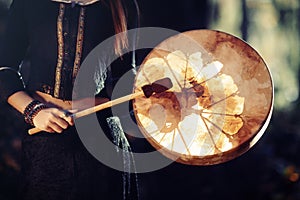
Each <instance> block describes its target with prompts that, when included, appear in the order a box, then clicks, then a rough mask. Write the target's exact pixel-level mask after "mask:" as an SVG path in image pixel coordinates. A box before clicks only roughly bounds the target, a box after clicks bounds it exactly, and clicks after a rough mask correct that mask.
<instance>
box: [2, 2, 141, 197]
mask: <svg viewBox="0 0 300 200" xmlns="http://www.w3.org/2000/svg"><path fill="white" fill-rule="evenodd" d="M108 5H109V4H108V2H105V1H99V2H95V3H93V4H91V5H86V6H81V5H77V4H75V5H74V4H68V3H59V2H54V1H50V0H14V1H13V3H12V6H11V8H10V14H9V18H8V24H7V29H6V34H5V36H4V38H2V39H1V43H0V67H1V70H0V97H1V100H6V99H7V98H8V97H9V96H10V95H12V94H13V93H15V92H17V91H23V90H25V91H28V92H30V91H36V90H38V91H42V92H44V93H47V94H51V95H53V96H55V97H56V98H60V99H65V100H69V99H71V97H72V87H73V81H74V74H75V76H76V73H77V71H78V68H79V67H80V64H81V63H82V61H83V60H84V59H85V57H86V56H87V55H88V54H89V52H90V51H91V50H92V49H93V48H94V47H96V46H97V45H98V44H99V43H101V42H102V41H103V40H104V39H106V38H108V37H109V36H111V35H113V34H114V28H113V23H112V15H111V12H110V8H109V6H108ZM112 48H113V47H112ZM23 60H26V61H27V62H26V63H29V64H27V68H28V69H25V70H24V71H25V74H28V76H27V78H26V82H25V85H26V87H23V83H22V81H21V80H20V77H19V75H18V73H16V71H18V69H19V65H20V64H21V63H22V61H23ZM128 60H129V59H123V60H122V61H120V62H127V61H128ZM123 66H131V65H130V64H129V63H126V64H124V65H123ZM119 67H120V66H119ZM24 68H25V66H24ZM128 69H129V68H127V69H126V67H124V68H122V69H120V70H117V71H118V73H119V74H121V73H123V72H125V71H126V70H128ZM100 95H101V94H100ZM98 116H100V120H101V121H103V123H102V125H103V127H104V130H105V132H106V133H107V134H109V133H110V130H109V128H108V126H107V124H105V118H106V117H109V116H110V113H109V112H103V113H101V114H99V115H98ZM28 128H29V127H28ZM22 148H23V149H22V154H23V155H22V181H21V185H22V187H21V192H20V199H31V200H37V199H43V200H54V199H55V200H57V199H61V200H74V199H89V200H92V199H123V198H124V196H125V197H127V199H136V197H137V192H136V191H135V187H134V186H132V187H130V189H128V188H127V190H126V191H125V190H124V185H123V180H124V179H123V175H124V174H123V173H122V172H119V171H116V170H114V169H111V168H109V167H107V166H105V165H104V164H102V163H101V162H99V161H98V160H96V159H95V158H94V157H93V156H92V155H91V154H90V153H89V152H88V151H87V150H86V148H85V147H84V145H83V144H82V142H81V140H80V139H79V136H78V134H77V132H76V129H75V128H74V127H71V128H68V129H67V130H66V131H64V132H63V133H62V134H49V133H45V132H41V133H39V134H36V135H33V136H29V135H28V134H27V133H24V136H23V143H22ZM124 191H125V192H124Z"/></svg>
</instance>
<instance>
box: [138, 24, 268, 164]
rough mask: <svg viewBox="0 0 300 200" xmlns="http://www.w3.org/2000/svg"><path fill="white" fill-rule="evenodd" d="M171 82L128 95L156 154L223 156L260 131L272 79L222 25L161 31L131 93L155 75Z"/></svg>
mask: <svg viewBox="0 0 300 200" xmlns="http://www.w3.org/2000/svg"><path fill="white" fill-rule="evenodd" d="M166 77H168V78H170V79H171V81H172V84H173V87H172V88H171V89H170V90H168V91H166V92H163V93H159V94H153V95H152V96H150V97H149V98H146V97H141V98H137V99H135V100H134V102H133V106H134V112H135V117H136V120H137V122H138V125H139V127H140V129H141V132H142V133H143V135H144V136H145V137H146V138H147V140H148V141H149V143H150V144H151V145H152V146H153V147H155V149H157V150H158V151H160V152H161V153H162V154H163V155H165V156H167V157H168V158H170V159H173V160H175V161H177V162H180V163H184V164H191V165H212V164H217V163H222V162H225V161H228V160H231V159H233V158H235V157H237V156H239V155H241V154H242V153H244V152H246V151H247V150H248V149H249V148H251V147H252V146H253V145H254V144H255V143H256V142H257V141H258V139H259V138H260V137H261V136H262V134H263V133H264V131H265V129H266V127H267V125H268V123H269V121H270V118H271V113H272V108H273V83H272V78H271V75H270V71H269V69H268V68H267V66H266V64H265V62H264V61H263V59H262V58H261V56H260V55H259V54H258V53H257V52H256V51H255V50H254V49H253V48H252V47H251V46H249V45H248V44H247V43H245V42H244V41H242V40H240V39H239V38H237V37H234V36H232V35H229V34H227V33H224V32H219V31H212V30H194V31H188V32H184V33H181V34H178V35H175V36H172V37H170V38H168V39H167V40H165V41H163V42H162V43H161V44H159V45H158V46H157V47H156V48H155V49H153V50H152V51H151V52H150V53H149V54H148V56H147V57H146V58H145V60H144V61H143V63H142V65H141V67H140V69H139V71H138V73H137V76H136V80H135V83H134V84H135V85H134V92H140V91H142V89H141V88H142V87H143V86H144V85H147V84H151V83H153V82H155V81H157V80H159V79H162V78H166Z"/></svg>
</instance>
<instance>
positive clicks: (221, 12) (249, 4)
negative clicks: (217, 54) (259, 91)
mask: <svg viewBox="0 0 300 200" xmlns="http://www.w3.org/2000/svg"><path fill="white" fill-rule="evenodd" d="M211 3H212V8H213V9H212V13H211V19H212V20H211V21H212V23H211V25H210V28H212V29H218V30H222V31H225V32H228V33H231V34H233V35H236V36H238V37H241V38H243V39H244V40H246V41H247V42H248V43H249V44H250V45H251V46H252V47H254V48H255V49H256V50H257V51H258V52H259V53H260V54H261V56H262V57H263V59H264V60H265V62H266V64H267V66H268V67H269V68H270V70H271V73H272V76H273V80H274V86H275V92H276V93H275V109H279V110H282V109H290V108H291V107H292V106H293V105H294V103H295V102H296V101H297V100H298V97H299V85H298V83H299V80H298V78H299V77H298V71H299V66H300V64H299V63H300V57H299V52H300V45H299V44H300V42H299V37H300V30H299V16H300V14H299V1H298V0H242V1H241V0H211Z"/></svg>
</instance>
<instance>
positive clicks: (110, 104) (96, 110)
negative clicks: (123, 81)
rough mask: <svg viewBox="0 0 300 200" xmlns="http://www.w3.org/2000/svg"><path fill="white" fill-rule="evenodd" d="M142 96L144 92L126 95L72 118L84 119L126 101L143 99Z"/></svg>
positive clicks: (78, 113)
mask: <svg viewBox="0 0 300 200" xmlns="http://www.w3.org/2000/svg"><path fill="white" fill-rule="evenodd" d="M141 96H144V92H142V91H141V92H137V93H133V94H129V95H126V96H124V97H120V98H118V99H114V100H111V101H108V102H105V103H103V104H99V105H97V106H94V107H91V108H88V109H85V110H82V111H79V112H77V113H74V114H73V115H72V117H73V119H78V118H80V117H84V116H86V115H89V114H92V113H95V112H98V111H100V110H104V109H105V108H110V107H112V106H115V105H118V104H120V103H124V102H126V101H130V100H132V99H135V98H138V97H141Z"/></svg>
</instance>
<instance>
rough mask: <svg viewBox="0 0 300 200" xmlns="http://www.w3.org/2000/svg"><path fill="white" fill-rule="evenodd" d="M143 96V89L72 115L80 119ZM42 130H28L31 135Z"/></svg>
mask: <svg viewBox="0 0 300 200" xmlns="http://www.w3.org/2000/svg"><path fill="white" fill-rule="evenodd" d="M141 96H144V92H143V91H141V92H136V93H133V94H129V95H126V96H124V97H120V98H118V99H114V100H111V101H108V102H105V103H103V104H99V105H97V106H94V107H91V108H87V109H85V110H82V111H79V112H77V113H74V114H72V115H71V117H72V118H73V119H78V118H80V117H83V116H86V115H89V114H92V113H95V112H98V111H100V110H104V109H106V108H109V107H112V106H114V105H118V104H120V103H124V102H126V101H130V100H132V99H135V98H138V97H141ZM40 131H41V130H40V129H39V128H36V127H35V128H31V129H29V130H28V134H29V135H33V134H35V133H38V132H40Z"/></svg>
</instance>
